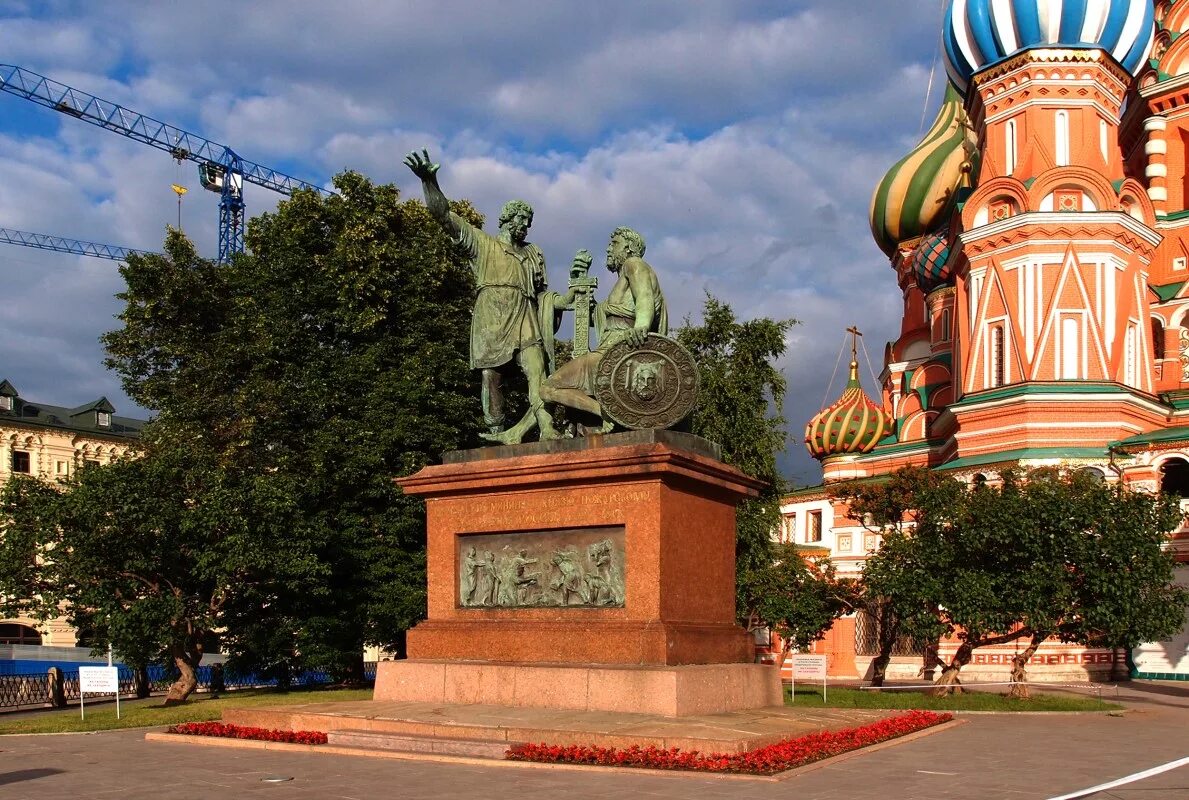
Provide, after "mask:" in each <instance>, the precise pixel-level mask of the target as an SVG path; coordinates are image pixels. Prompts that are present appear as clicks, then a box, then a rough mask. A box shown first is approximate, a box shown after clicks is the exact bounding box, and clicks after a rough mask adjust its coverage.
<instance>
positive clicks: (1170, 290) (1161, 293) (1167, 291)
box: [1148, 281, 1185, 303]
mask: <svg viewBox="0 0 1189 800" xmlns="http://www.w3.org/2000/svg"><path fill="white" fill-rule="evenodd" d="M1184 285H1185V281H1181V282H1179V283H1165V284H1162V285H1160V286H1149V287H1148V288H1149V289H1151V290H1152V293H1153V294H1154V295H1156V297H1158V298H1159V299H1160V302H1161V303H1167V302H1168V301H1169V300H1172V299H1173V298H1174V297H1176V296H1177V292H1179V291H1181V287H1182V286H1184Z"/></svg>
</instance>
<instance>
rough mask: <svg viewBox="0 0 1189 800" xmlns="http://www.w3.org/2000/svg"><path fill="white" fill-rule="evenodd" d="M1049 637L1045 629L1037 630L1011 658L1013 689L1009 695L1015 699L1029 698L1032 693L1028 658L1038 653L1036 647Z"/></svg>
mask: <svg viewBox="0 0 1189 800" xmlns="http://www.w3.org/2000/svg"><path fill="white" fill-rule="evenodd" d="M1047 638H1049V636H1048V634H1047V633H1046V632H1044V631H1036V632H1034V633H1033V634H1032V641H1031V642H1029V643H1028V646H1027V647H1025V648H1024V649H1023V650H1022V651H1021V652H1019V653H1016V654H1015V655H1014V656H1013V657H1012V660H1011V689H1010V690H1009V691H1008V693H1007V696H1008V697H1010V698H1012V699H1014V700H1029V699H1031V694H1030V693H1029V692H1028V670H1027V665H1028V660H1029V659H1030V658H1032V656H1033V654H1034V653H1036V648H1038V647H1040V643H1041V642H1043V641H1044V640H1045V639H1047Z"/></svg>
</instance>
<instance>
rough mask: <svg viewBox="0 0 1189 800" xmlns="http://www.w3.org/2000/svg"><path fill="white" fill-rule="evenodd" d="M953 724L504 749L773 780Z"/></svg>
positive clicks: (911, 717) (900, 720)
mask: <svg viewBox="0 0 1189 800" xmlns="http://www.w3.org/2000/svg"><path fill="white" fill-rule="evenodd" d="M951 719H953V715H952V714H937V713H934V712H932V711H910V712H908V713H907V714H900V715H898V716H895V717H888V718H887V719H883V720H880V721H879V722H873V723H871V724H870V725H863V726H861V727H858V728H847V729H845V730H840V731H825V732H823V733H811V734H808V735H806V736H800V737H798V738H796V739H789V740H788V741H784V742H777V743H776V744H772V745H768V746H767V747H760V748H758V749H756V750H750V751H748V752H746V753H736V754H727V753H699V752H698V751H697V750H689V751H682V750H681V749H680V748H677V747H674V748H671V749H669V750H662V749H660V748H656V747H640V746H638V745H636V746H632V747H629V748H627V749H623V750H620V749H617V748H613V747H594V746H587V745H573V746H570V747H561V746H557V745H547V744H523V745H517V746H515V747H513V748H511V749H510V750H508V752H507V754H506V755H505V758H507V759H508V760H510V761H543V762H549V763H566V764H599V765H604V766H615V767H645V768H647V769H687V770H698V771H702V772H742V773H747V774H750V775H774V774H776V773H778V772H784V771H785V770H788V769H792V768H794V767H800V766H802V765H804V764H809V763H812V762H814V761H820V760H821V759H823V758H830V757H831V756H836V755H839V754H841V753H847V752H850V751H851V750H858V749H859V748H861V747H869V746H871V745H873V744H878V743H880V742H886V741H887V740H889V739H895V738H896V737H898V736H904V735H905V734H908V733H912V732H914V731H919V730H922V729H924V728H929V727H932V726H934V725H940V724H941V723H943V722H948V721H949V720H951Z"/></svg>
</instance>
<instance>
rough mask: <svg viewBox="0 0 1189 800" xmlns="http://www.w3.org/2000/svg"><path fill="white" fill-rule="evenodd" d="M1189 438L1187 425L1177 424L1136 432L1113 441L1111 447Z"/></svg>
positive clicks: (1188, 426)
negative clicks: (1170, 426)
mask: <svg viewBox="0 0 1189 800" xmlns="http://www.w3.org/2000/svg"><path fill="white" fill-rule="evenodd" d="M1179 440H1189V425H1179V426H1177V427H1175V428H1161V429H1160V430H1156V431H1149V432H1147V433H1137V434H1136V435H1135V436H1128V437H1127V438H1126V439H1120V440H1119V441H1117V442H1115V443H1114V444H1113V445H1112V446H1113V447H1127V446H1129V445H1134V444H1155V443H1157V442H1175V441H1179Z"/></svg>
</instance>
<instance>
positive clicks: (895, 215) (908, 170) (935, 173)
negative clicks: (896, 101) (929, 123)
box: [871, 85, 978, 256]
mask: <svg viewBox="0 0 1189 800" xmlns="http://www.w3.org/2000/svg"><path fill="white" fill-rule="evenodd" d="M964 121H965V115H964V112H963V109H962V97H961V96H960V95H959V94H958V92H957V90H956V89H954V87H953V86H949V85H947V86H946V90H945V98H944V99H943V100H942V102H941V110H940V111H938V113H937V119H936V120H934V121H933V127H932V128H930V129H929V132H928V133H927V134H925V138H924V139H922V140H921V143H920V144H918V145H917V146H916V149H914V150H913V151H912V152H911V153H909V154H908V155H906V156H905V157H904V158H902V159H900V160H899V161H897V162H896V164H895V165H894V166H893V167H892V168H891V169H890V170H888V173H887V174H886V175H884V178H883V180H882V181H880V183H879V186H878V187H876V189H875V195H874V196H873V197H872V198H871V235H872V236H874V237H875V243H876V244H878V245H879V248H880V249H881V250H883V251H884V253H886V254H887V255H889V256H891V255H892V253H893V252H895V250H896V246H897V245H899V244H900V243H901V242H904V241H907V240H909V239H915V238H916V237H918V236H920V235H922V234H924V233H925V232H927V231H932V230H936V229H937V228H939V227H941V225H942V224H943V223H944V222H945V221H946V220H948V219H949V216H950V214H952V213H953V211H954V204H955V202H956V197H955V194H956V190H957V188H958V184H959V182H960V181H961V180H962V178H963V176H964V175H965V174H966V173H971V174H977V170H976V169H975V168H976V167H977V160H978V156H977V153H978V137H977V136H975V133H974V131H973V130H971V128H970V127H968V126H967V125H965V124H963V123H964ZM964 166H965V169H963V167H964Z"/></svg>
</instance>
